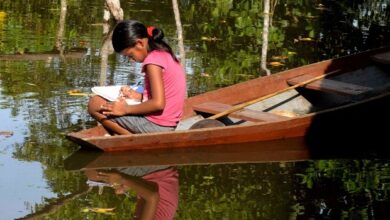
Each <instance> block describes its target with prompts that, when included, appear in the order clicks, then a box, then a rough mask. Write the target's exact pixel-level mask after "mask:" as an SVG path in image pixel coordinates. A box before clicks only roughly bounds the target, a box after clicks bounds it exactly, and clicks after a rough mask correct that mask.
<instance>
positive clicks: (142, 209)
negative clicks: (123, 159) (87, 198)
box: [85, 166, 179, 220]
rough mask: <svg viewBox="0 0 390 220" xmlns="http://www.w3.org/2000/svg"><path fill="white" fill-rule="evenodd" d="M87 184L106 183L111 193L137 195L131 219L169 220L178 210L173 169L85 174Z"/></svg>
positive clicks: (160, 168)
mask: <svg viewBox="0 0 390 220" xmlns="http://www.w3.org/2000/svg"><path fill="white" fill-rule="evenodd" d="M85 174H86V176H87V177H88V179H89V180H92V181H97V182H103V183H107V184H108V185H110V186H111V187H113V188H114V189H115V193H117V194H123V193H126V192H127V191H129V190H133V191H134V192H136V194H137V204H136V210H135V213H134V219H163V220H169V219H173V218H174V216H175V213H176V210H177V206H178V199H179V179H178V176H179V174H178V172H177V170H176V169H175V168H174V167H167V166H157V167H129V168H120V169H113V170H86V171H85Z"/></svg>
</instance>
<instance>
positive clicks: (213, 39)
mask: <svg viewBox="0 0 390 220" xmlns="http://www.w3.org/2000/svg"><path fill="white" fill-rule="evenodd" d="M200 39H201V40H203V41H218V40H222V39H220V38H216V37H201V38H200Z"/></svg>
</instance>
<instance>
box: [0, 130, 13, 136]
mask: <svg viewBox="0 0 390 220" xmlns="http://www.w3.org/2000/svg"><path fill="white" fill-rule="evenodd" d="M12 135H14V132H13V131H0V136H4V137H11V136H12Z"/></svg>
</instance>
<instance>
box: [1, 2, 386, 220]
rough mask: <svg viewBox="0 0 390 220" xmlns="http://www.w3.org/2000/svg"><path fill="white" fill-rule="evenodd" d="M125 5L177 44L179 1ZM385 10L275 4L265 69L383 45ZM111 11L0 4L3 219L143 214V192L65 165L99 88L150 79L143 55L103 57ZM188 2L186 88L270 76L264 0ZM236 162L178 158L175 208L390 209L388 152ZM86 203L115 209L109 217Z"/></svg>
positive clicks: (217, 214) (249, 214)
mask: <svg viewBox="0 0 390 220" xmlns="http://www.w3.org/2000/svg"><path fill="white" fill-rule="evenodd" d="M65 3H66V4H65ZM121 3H122V5H121V6H122V8H123V10H124V17H125V18H126V19H137V20H140V21H142V22H144V23H145V24H148V25H154V26H158V27H160V28H162V29H163V30H164V31H165V35H166V39H167V41H168V42H169V43H170V45H171V46H172V47H173V49H174V51H175V52H177V53H178V55H179V52H178V51H179V47H178V43H179V42H178V40H177V39H178V38H177V37H176V30H177V27H176V24H175V20H174V12H173V10H172V3H171V2H170V1H156V0H144V1H126V2H124V1H122V2H121ZM61 4H62V5H63V6H66V7H64V8H66V10H61ZM388 7H389V5H388V2H387V1H379V0H371V1H358V0H342V1H303V0H298V1H293V2H292V1H287V0H282V1H271V18H270V19H271V25H270V28H269V32H270V34H269V38H268V40H269V44H268V54H267V58H268V59H267V60H266V64H267V65H266V67H267V68H268V69H269V71H270V72H271V73H277V72H280V71H282V70H286V69H290V68H294V67H297V66H302V65H305V64H309V63H313V62H316V61H320V60H324V59H328V58H334V57H340V56H344V55H348V54H352V53H356V52H359V51H364V50H368V49H371V48H376V47H380V46H384V45H386V44H387V43H388V42H389V39H390V38H389V37H390V36H389V28H388V26H389V25H388V23H389V8H388ZM103 9H104V4H103V1H92V0H84V1H70V0H62V1H51V0H37V1H24V0H2V1H1V2H0V131H1V132H9V134H10V136H9V137H7V135H0V175H1V176H0V219H1V220H2V219H6V220H8V219H16V218H25V219H129V218H131V217H132V216H133V211H134V208H135V204H136V197H135V195H134V194H129V195H127V196H124V195H115V193H114V192H113V190H112V189H110V188H106V189H104V191H103V192H102V193H99V192H98V190H97V189H96V188H94V189H92V191H88V190H87V189H88V186H87V184H86V181H87V179H88V178H89V179H90V178H91V177H90V176H88V175H90V174H88V173H85V172H83V171H80V170H78V169H79V168H80V167H79V168H73V169H72V170H70V169H69V168H68V167H66V166H65V164H66V163H64V161H67V162H68V163H69V157H70V156H71V155H74V153H75V152H76V151H77V150H78V148H79V146H77V145H75V144H73V143H71V142H69V141H68V140H66V139H65V134H66V133H68V132H70V131H76V130H80V129H83V128H87V127H91V126H93V125H94V124H95V122H94V121H93V120H92V118H91V117H90V116H89V115H88V114H87V112H86V103H87V101H88V96H87V95H85V94H87V93H90V88H91V87H93V86H96V85H112V84H136V83H137V82H138V81H140V80H141V78H142V76H141V75H140V74H139V71H140V65H139V64H136V63H131V62H128V61H126V60H125V59H124V58H123V57H120V56H119V55H116V54H114V53H108V59H107V60H104V59H102V57H103V55H105V53H107V51H105V50H104V49H102V48H104V47H103V45H104V39H105V36H106V33H105V31H104V30H105V29H106V28H108V29H109V28H110V27H111V28H112V26H113V23H109V24H110V25H108V24H105V23H104V22H103ZM179 10H180V14H181V22H182V28H183V30H184V36H183V37H184V46H185V52H186V54H185V58H186V59H185V62H184V63H185V70H186V73H187V79H188V94H189V96H192V95H196V94H200V93H202V92H205V91H209V90H213V89H217V88H220V87H224V86H227V85H231V84H234V83H238V82H242V81H245V80H248V79H252V78H256V77H261V76H263V75H265V70H262V69H261V68H260V66H261V59H260V55H261V47H262V46H263V45H262V42H263V41H262V38H261V36H262V32H263V17H264V13H262V12H261V11H262V10H263V1H246V0H238V1H231V0H222V1H206V0H197V1H193V0H184V1H179ZM61 18H62V19H61ZM62 28H63V31H61V29H62ZM61 54H63V56H62V55H61ZM75 93H76V94H75ZM77 93H85V94H84V95H83V94H81V95H80V94H79V95H77ZM293 142H294V144H297V143H298V144H299V141H298V142H297V141H293ZM278 144H280V143H278ZM285 144H291V143H285ZM367 147H368V148H369V147H370V146H367ZM187 153H188V152H187ZM193 153H194V155H195V156H196V155H197V154H196V152H193ZM198 153H199V152H198ZM141 154H142V153H141ZM161 154H162V155H163V154H164V153H161ZM183 154H184V153H182V154H178V157H180V156H183ZM137 155H138V154H137ZM133 156H134V155H133ZM143 156H145V155H143ZM129 157H132V156H129ZM134 157H135V156H134ZM97 158H98V159H99V158H100V159H101V158H102V157H97ZM89 159H91V158H89ZM82 160H83V161H84V160H85V161H88V160H87V158H85V159H82ZM70 161H71V160H70ZM97 161H98V160H97ZM240 161H245V157H244V159H241V160H240ZM144 162H145V161H144ZM230 162H231V163H228V162H225V163H218V164H207V162H205V163H201V164H186V163H181V164H177V166H175V167H176V169H177V172H178V174H179V176H178V177H176V179H177V180H178V181H179V186H180V188H179V189H180V190H179V196H178V204H179V205H178V209H177V211H176V219H308V218H310V217H311V218H327V219H340V218H349V219H386V218H389V216H390V214H389V212H388V211H386V210H388V208H389V207H388V206H389V189H390V185H389V183H390V173H389V171H390V169H389V165H390V162H389V161H388V160H385V159H375V158H367V159H353V158H349V159H336V158H329V159H327V160H305V161H284V162H280V161H262V162H259V161H256V160H249V159H247V162H246V163H243V162H241V163H237V161H230ZM232 162H235V163H232ZM70 163H72V164H73V163H76V162H75V161H71V162H70ZM96 163H97V162H96ZM148 163H149V164H152V162H149V161H146V162H145V163H144V164H148ZM118 164H119V162H118ZM118 164H117V166H120V165H118ZM166 164H170V163H167V162H166V161H165V162H164V164H153V165H166ZM173 164H174V162H173ZM135 165H136V164H135ZM170 165H172V164H170ZM94 166H96V167H99V165H98V164H97V165H96V164H95V165H94ZM122 166H125V165H122ZM133 166H134V164H133ZM81 167H82V166H81ZM133 168H134V167H133ZM160 168H161V169H163V168H165V167H160ZM155 169H159V168H155ZM141 170H142V169H141ZM137 172H138V171H137ZM145 173H147V172H146V171H145ZM145 173H144V174H145ZM87 207H115V210H114V215H109V214H98V213H94V212H92V211H88V210H86V208H87Z"/></svg>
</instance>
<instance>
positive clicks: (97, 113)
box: [88, 95, 131, 134]
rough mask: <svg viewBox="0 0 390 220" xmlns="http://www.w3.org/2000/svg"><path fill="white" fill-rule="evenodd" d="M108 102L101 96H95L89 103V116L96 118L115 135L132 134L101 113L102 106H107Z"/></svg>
mask: <svg viewBox="0 0 390 220" xmlns="http://www.w3.org/2000/svg"><path fill="white" fill-rule="evenodd" d="M106 103H107V100H106V99H104V98H102V97H101V96H98V95H96V96H93V97H92V98H91V99H90V100H89V102H88V112H89V114H90V115H91V116H92V117H93V118H95V119H96V120H97V121H98V122H100V123H101V124H102V125H103V126H104V127H105V128H106V129H108V130H109V131H111V132H113V133H115V134H131V132H130V131H129V130H127V129H125V128H123V127H121V126H120V125H118V124H117V123H115V122H113V121H111V120H110V119H108V118H107V116H105V115H103V114H102V113H101V106H102V105H104V104H106Z"/></svg>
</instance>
